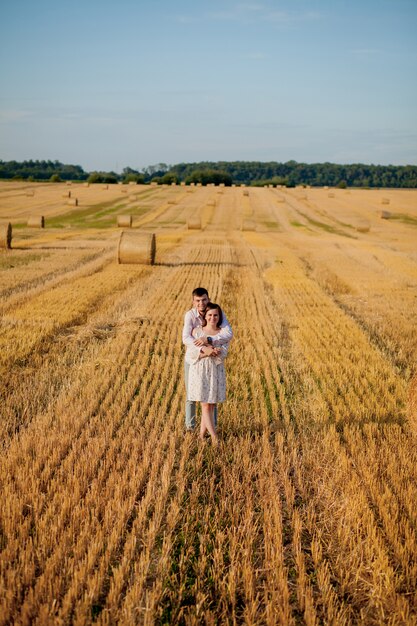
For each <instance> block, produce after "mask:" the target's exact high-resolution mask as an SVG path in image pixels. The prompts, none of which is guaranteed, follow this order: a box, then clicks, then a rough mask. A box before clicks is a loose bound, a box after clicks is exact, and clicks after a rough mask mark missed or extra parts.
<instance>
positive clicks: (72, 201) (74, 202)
mask: <svg viewBox="0 0 417 626" xmlns="http://www.w3.org/2000/svg"><path fill="white" fill-rule="evenodd" d="M67 204H68V205H69V206H78V198H70V199H69V200H68V202H67Z"/></svg>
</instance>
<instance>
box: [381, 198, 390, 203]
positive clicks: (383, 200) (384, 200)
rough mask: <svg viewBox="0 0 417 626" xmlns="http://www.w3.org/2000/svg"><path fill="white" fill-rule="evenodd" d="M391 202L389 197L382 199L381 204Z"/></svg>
mask: <svg viewBox="0 0 417 626" xmlns="http://www.w3.org/2000/svg"><path fill="white" fill-rule="evenodd" d="M389 203H390V199H389V198H382V199H381V204H389Z"/></svg>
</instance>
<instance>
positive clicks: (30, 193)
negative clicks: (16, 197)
mask: <svg viewBox="0 0 417 626" xmlns="http://www.w3.org/2000/svg"><path fill="white" fill-rule="evenodd" d="M34 195H35V192H34V191H33V190H30V191H27V192H26V197H27V198H33V196H34Z"/></svg>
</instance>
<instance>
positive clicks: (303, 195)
mask: <svg viewBox="0 0 417 626" xmlns="http://www.w3.org/2000/svg"><path fill="white" fill-rule="evenodd" d="M333 197H334V194H333ZM329 198H330V194H329ZM297 200H307V194H306V193H299V194H298V196H297Z"/></svg>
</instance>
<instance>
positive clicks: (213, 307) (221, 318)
mask: <svg viewBox="0 0 417 626" xmlns="http://www.w3.org/2000/svg"><path fill="white" fill-rule="evenodd" d="M212 309H217V310H218V312H219V321H218V322H217V328H220V326H221V325H222V322H223V312H222V310H221V308H220V307H219V305H218V304H216V303H215V302H209V303H208V305H207V307H206V310H205V313H204V319H203V321H202V323H201V325H202V326H206V324H207V320H206V313H207V311H209V310H212Z"/></svg>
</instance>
